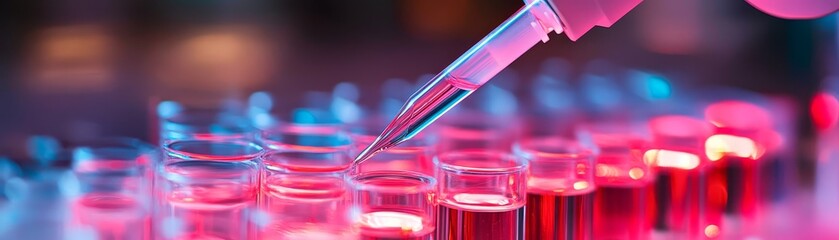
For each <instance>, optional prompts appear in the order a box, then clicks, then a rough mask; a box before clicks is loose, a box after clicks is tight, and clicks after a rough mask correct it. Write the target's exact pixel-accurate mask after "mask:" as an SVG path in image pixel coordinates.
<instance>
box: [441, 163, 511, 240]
mask: <svg viewBox="0 0 839 240" xmlns="http://www.w3.org/2000/svg"><path fill="white" fill-rule="evenodd" d="M435 163H437V165H438V170H437V175H438V180H439V182H440V184H439V187H438V195H437V201H438V203H439V204H440V206H439V210H438V218H437V238H438V239H499V240H501V239H504V240H510V239H524V227H525V226H524V217H525V216H524V214H525V209H524V205H525V203H526V194H527V193H526V188H527V181H526V180H527V162H525V161H524V160H522V159H520V158H517V157H515V156H514V155H511V154H508V153H505V152H500V151H480V150H468V151H466V150H465V151H456V152H449V153H444V154H442V155H440V156H438V157H437V158H436V160H435Z"/></svg>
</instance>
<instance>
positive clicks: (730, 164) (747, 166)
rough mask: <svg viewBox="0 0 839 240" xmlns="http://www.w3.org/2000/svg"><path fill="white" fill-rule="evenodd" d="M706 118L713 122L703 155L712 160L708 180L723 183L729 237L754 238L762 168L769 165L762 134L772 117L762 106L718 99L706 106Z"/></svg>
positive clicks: (759, 213)
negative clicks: (764, 156)
mask: <svg viewBox="0 0 839 240" xmlns="http://www.w3.org/2000/svg"><path fill="white" fill-rule="evenodd" d="M705 118H706V120H708V121H709V122H711V123H712V124H714V128H713V134H712V135H711V136H710V137H708V139H707V140H706V141H705V154H706V156H707V157H708V159H709V160H710V161H711V167H710V173H709V174H710V175H709V178H710V179H709V181H710V184H712V185H715V186H722V187H723V188H724V190H723V191H722V192H724V193H725V195H724V196H721V197H724V199H725V204H724V213H725V215H726V219H725V225H726V229H728V230H732V231H727V232H724V233H725V234H726V235H727V236H728V237H738V238H747V237H755V236H756V234H759V233H758V231H759V229H758V228H760V225H761V219H762V216H761V210H762V207H763V206H762V205H763V204H764V202H763V201H762V197H761V196H762V192H761V190H762V189H761V188H762V186H763V184H770V183H765V182H761V177H762V176H761V175H762V173H761V168H762V167H764V166H767V164H771V163H770V162H769V161H770V160H771V159H765V158H763V154H764V153H765V151H766V149H765V145H764V141H763V140H764V139H763V137H764V133H765V132H767V129H770V128H771V124H772V123H771V119H770V117H769V114H768V112H766V110H764V109H763V108H761V107H759V106H757V105H754V104H751V103H748V102H743V101H733V100H732V101H721V102H716V103H714V104H711V105H710V106H708V107H707V108H706V109H705Z"/></svg>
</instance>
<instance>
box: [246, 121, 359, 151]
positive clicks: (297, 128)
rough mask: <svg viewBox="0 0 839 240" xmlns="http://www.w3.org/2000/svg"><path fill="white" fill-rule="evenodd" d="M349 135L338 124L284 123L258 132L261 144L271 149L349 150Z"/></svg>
mask: <svg viewBox="0 0 839 240" xmlns="http://www.w3.org/2000/svg"><path fill="white" fill-rule="evenodd" d="M351 140H352V139H351V138H350V135H349V134H348V133H347V132H346V131H344V129H342V128H341V126H340V125H330V124H297V123H284V124H280V125H278V126H277V127H275V128H272V129H268V130H265V131H263V132H262V133H260V134H259V141H260V142H261V144H262V145H263V146H264V147H265V148H267V149H270V150H272V151H310V152H319V151H326V152H331V151H336V150H349V149H350V147H351V143H352V141H351Z"/></svg>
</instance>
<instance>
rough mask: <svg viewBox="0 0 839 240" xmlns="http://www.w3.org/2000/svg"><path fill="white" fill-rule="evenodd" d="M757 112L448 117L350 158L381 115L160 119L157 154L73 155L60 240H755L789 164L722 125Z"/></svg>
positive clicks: (104, 148)
mask: <svg viewBox="0 0 839 240" xmlns="http://www.w3.org/2000/svg"><path fill="white" fill-rule="evenodd" d="M755 108H756V106H754V105H751V104H748V103H745V102H732V101H727V102H719V103H716V104H713V105H711V106H708V108H707V109H708V111H706V113H707V114H710V115H713V116H705V117H704V118H702V117H691V116H681V115H662V116H657V117H654V118H650V119H648V120H646V121H644V122H640V123H639V122H634V123H629V122H606V121H593V122H576V123H574V124H571V126H569V127H567V128H563V127H557V126H551V125H552V124H560V123H562V124H566V123H565V122H564V121H561V120H560V119H556V120H555V121H551V120H550V119H546V120H547V121H541V122H540V123H534V122H533V121H521V120H513V119H509V120H507V119H504V120H501V121H498V120H499V119H493V120H489V119H488V118H487V117H485V116H483V115H481V114H480V113H457V114H456V115H454V116H453V117H451V118H448V119H447V120H444V121H442V122H441V123H439V124H437V126H435V127H433V128H432V129H430V130H429V131H427V132H426V133H424V134H423V135H420V136H417V137H416V138H415V139H412V140H410V141H408V142H405V143H404V144H402V145H399V146H397V147H394V148H391V149H388V150H386V151H384V152H382V153H380V154H378V155H376V156H374V157H373V158H372V159H370V160H368V161H366V162H364V163H362V164H360V165H358V166H351V162H352V158H353V157H354V156H355V154H356V153H358V151H360V150H361V148H363V147H366V144H367V143H369V142H370V141H372V139H373V138H374V137H375V136H376V135H377V134H378V131H380V130H381V129H382V128H383V123H384V122H383V121H380V119H376V118H371V119H368V121H361V122H360V123H358V124H352V125H349V126H345V125H338V124H335V125H315V124H294V123H284V124H277V125H276V126H274V127H271V128H268V129H262V130H259V131H257V130H253V131H219V128H217V127H206V126H211V125H214V124H217V123H218V122H219V121H223V120H220V119H222V118H210V119H211V120H209V121H206V122H204V123H205V124H206V126H200V125H202V123H200V122H201V121H197V122H196V121H191V122H190V123H189V124H187V121H178V120H177V119H163V122H162V123H161V128H160V130H161V131H160V136H161V140H160V142H159V143H160V144H159V147H154V146H150V145H148V144H143V143H141V142H139V141H136V140H126V139H119V140H108V141H101V142H96V143H91V144H88V145H87V146H82V147H78V148H76V149H75V150H73V164H72V173H71V176H72V177H69V178H67V179H64V180H62V181H63V182H65V184H70V183H71V184H70V185H73V186H74V187H72V189H73V191H72V192H73V193H72V194H69V196H70V197H68V198H67V206H68V209H69V212H68V214H67V218H68V219H67V220H66V221H65V222H66V223H65V227H64V233H65V234H63V236H68V237H67V238H68V239H307V240H313V239H655V238H659V239H713V238H746V237H760V236H765V234H767V232H766V231H764V230H765V229H763V228H762V226H764V219H766V216H767V211H766V209H768V208H767V206H770V205H771V204H772V203H773V201H775V200H776V199H779V198H778V196H782V195H784V194H786V193H784V192H782V191H781V190H779V189H782V188H781V187H780V185H782V184H777V183H778V181H776V180H775V179H776V178H779V177H782V175H779V172H781V171H782V170H783V168H784V166H785V165H784V163H783V162H782V161H781V160H778V159H777V158H771V157H768V156H770V155H771V153H772V149H771V147H772V146H773V143H772V138H771V137H766V136H771V135H772V134H771V133H772V129H771V127H769V126H767V125H761V124H755V122H754V121H751V122H750V121H742V119H741V118H726V116H732V115H737V114H741V113H744V112H746V113H754V112H755V111H756V110H755ZM754 117H755V118H753V119H757V118H758V117H759V116H757V115H754ZM476 119H485V120H484V121H476ZM548 129H550V130H548ZM556 129H566V130H567V131H563V130H556Z"/></svg>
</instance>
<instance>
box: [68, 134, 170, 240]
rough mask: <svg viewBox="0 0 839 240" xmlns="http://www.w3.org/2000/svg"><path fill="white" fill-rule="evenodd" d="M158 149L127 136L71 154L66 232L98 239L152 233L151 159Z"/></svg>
mask: <svg viewBox="0 0 839 240" xmlns="http://www.w3.org/2000/svg"><path fill="white" fill-rule="evenodd" d="M157 157H158V154H157V151H155V149H154V148H153V147H152V146H150V145H148V144H145V143H143V142H142V141H139V140H136V139H128V138H114V139H100V140H96V141H92V142H88V143H85V144H82V145H80V146H78V147H76V148H74V149H73V151H72V176H73V177H74V179H75V180H76V181H75V182H76V183H78V185H77V188H74V189H73V190H75V191H74V192H73V193H71V195H70V203H69V208H70V214H69V216H68V217H69V219H68V221H67V222H66V224H67V228H68V233H70V234H72V233H76V232H87V233H88V234H90V235H92V236H95V238H96V239H148V238H149V234H150V233H151V230H150V228H151V212H150V209H151V208H150V206H151V204H150V202H151V188H150V186H149V185H150V183H151V181H150V180H151V179H150V178H148V176H147V175H148V171H147V169H148V168H149V166H148V164H149V162H150V161H156V160H155V159H156V158H157Z"/></svg>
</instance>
